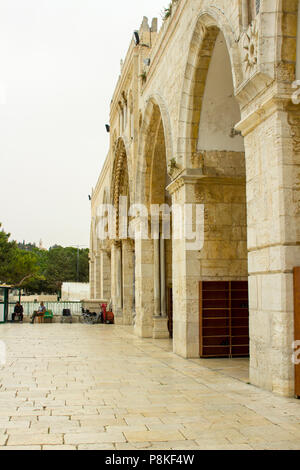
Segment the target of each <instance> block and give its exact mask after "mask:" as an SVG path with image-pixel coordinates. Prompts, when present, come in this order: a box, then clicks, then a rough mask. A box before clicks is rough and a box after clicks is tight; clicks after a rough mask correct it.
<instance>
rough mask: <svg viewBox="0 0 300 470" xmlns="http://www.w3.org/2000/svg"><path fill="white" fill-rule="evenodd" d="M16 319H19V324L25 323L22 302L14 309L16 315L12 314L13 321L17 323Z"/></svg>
mask: <svg viewBox="0 0 300 470" xmlns="http://www.w3.org/2000/svg"><path fill="white" fill-rule="evenodd" d="M16 317H18V318H19V322H22V321H23V307H22V305H21V304H20V302H17V303H16V305H15V308H14V313H13V314H12V321H15V319H16Z"/></svg>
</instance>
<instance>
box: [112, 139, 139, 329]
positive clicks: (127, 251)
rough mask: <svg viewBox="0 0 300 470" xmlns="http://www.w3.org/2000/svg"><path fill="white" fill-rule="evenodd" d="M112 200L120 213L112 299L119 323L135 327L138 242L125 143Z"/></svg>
mask: <svg viewBox="0 0 300 470" xmlns="http://www.w3.org/2000/svg"><path fill="white" fill-rule="evenodd" d="M115 155H116V156H115V163H114V169H113V178H112V199H113V201H112V202H113V206H114V209H115V211H116V212H115V213H116V220H115V238H114V239H113V240H112V242H111V296H112V304H113V311H114V313H115V317H116V322H119V323H122V324H124V325H132V322H133V316H134V309H135V255H134V251H135V248H134V241H133V240H131V239H129V238H128V211H129V207H130V200H131V197H130V196H131V195H130V187H129V176H128V160H127V152H126V148H125V144H124V141H123V140H122V139H119V140H118V142H117V143H116V148H115Z"/></svg>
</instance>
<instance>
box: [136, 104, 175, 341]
mask: <svg viewBox="0 0 300 470" xmlns="http://www.w3.org/2000/svg"><path fill="white" fill-rule="evenodd" d="M142 136H143V146H142V150H141V152H140V154H141V160H142V164H141V167H140V168H138V178H137V181H138V196H137V199H138V200H139V202H141V203H142V204H143V205H144V206H145V208H146V209H147V213H148V239H147V240H140V241H139V242H138V245H139V249H138V250H136V252H137V270H136V271H137V274H136V282H137V290H138V291H139V298H138V302H137V319H136V320H137V321H136V333H137V334H138V335H139V336H142V337H153V338H157V339H159V338H169V337H172V332H173V321H172V318H173V317H172V313H173V295H172V200H171V197H170V195H169V193H168V191H167V187H168V185H169V183H170V177H169V175H168V165H167V147H166V129H165V123H164V121H163V118H162V112H161V108H160V106H159V105H158V104H157V103H156V101H155V100H154V99H153V100H150V101H149V103H148V107H147V110H146V113H145V119H144V123H143V126H142ZM136 245H137V242H136ZM143 285H144V286H145V287H144V288H143Z"/></svg>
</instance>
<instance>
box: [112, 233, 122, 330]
mask: <svg viewBox="0 0 300 470" xmlns="http://www.w3.org/2000/svg"><path fill="white" fill-rule="evenodd" d="M111 281H112V284H111V297H112V303H113V311H114V314H115V319H116V323H120V322H121V323H122V315H123V308H122V306H123V304H122V253H121V245H120V242H113V244H112V248H111Z"/></svg>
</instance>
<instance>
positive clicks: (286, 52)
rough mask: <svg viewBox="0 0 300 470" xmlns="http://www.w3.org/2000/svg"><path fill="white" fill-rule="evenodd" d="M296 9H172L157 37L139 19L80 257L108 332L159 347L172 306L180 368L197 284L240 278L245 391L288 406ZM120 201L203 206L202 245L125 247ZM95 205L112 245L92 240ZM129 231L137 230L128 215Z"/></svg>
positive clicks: (295, 218)
mask: <svg viewBox="0 0 300 470" xmlns="http://www.w3.org/2000/svg"><path fill="white" fill-rule="evenodd" d="M298 9H299V1H298V0H279V1H277V2H275V1H274V0H261V1H252V0H233V1H232V2H228V0H177V1H174V0H173V2H172V12H171V15H170V17H169V18H167V19H166V20H165V21H164V22H163V26H162V28H161V30H160V31H158V30H157V21H156V20H155V19H154V20H153V21H152V24H151V25H149V23H148V20H147V18H144V20H143V22H142V25H141V27H140V29H139V31H138V39H137V37H136V38H135V40H134V39H133V40H132V43H131V45H130V47H129V50H128V53H127V56H126V59H125V61H124V63H123V64H122V69H121V74H120V77H119V81H118V84H117V86H116V89H115V93H114V95H113V99H112V104H111V114H110V139H111V140H110V149H109V153H108V156H107V158H106V161H105V164H104V167H103V170H102V172H101V175H100V177H99V180H98V183H97V185H96V187H95V189H94V191H93V196H92V223H91V249H90V286H91V299H94V300H97V298H99V297H100V298H106V299H110V298H111V299H112V302H113V308H114V312H115V314H116V318H117V322H118V323H123V324H132V323H133V324H134V327H135V331H136V334H137V335H139V336H141V337H154V338H155V337H157V338H158V337H159V338H162V337H166V336H167V335H168V329H167V323H168V314H170V309H171V308H172V310H173V348H174V352H175V353H177V354H179V355H181V356H183V357H186V358H194V357H198V356H199V281H201V280H247V279H248V278H249V288H250V346H251V358H250V380H251V383H253V384H255V385H257V386H259V387H262V388H265V389H268V390H271V391H274V392H275V393H279V394H282V395H287V396H292V395H293V393H294V392H293V391H294V366H293V363H292V361H291V356H292V342H293V339H294V326H293V281H292V270H293V267H294V266H297V265H300V205H299V201H300V184H299V182H300V170H299V168H300V105H296V104H293V101H292V95H293V93H294V91H295V90H294V89H293V88H292V83H293V82H294V81H295V79H296V78H297V77H296V66H297V64H296V62H297V60H296V59H297V25H298V24H299V21H298ZM298 42H299V41H298ZM299 53H300V47H299V48H298V54H299ZM298 62H299V63H300V58H299V61H298ZM298 69H299V64H298ZM124 196H126V197H127V200H128V205H129V204H130V205H131V206H132V204H143V205H144V206H145V207H147V208H149V207H150V205H151V204H169V205H172V204H173V205H175V204H176V205H185V204H194V205H204V225H205V228H204V244H203V248H202V249H201V250H198V251H190V250H189V249H187V244H186V240H184V239H175V237H173V240H172V239H171V240H167V241H164V240H162V239H161V238H162V237H161V235H160V232H159V231H158V234H157V237H156V239H151V237H149V239H136V240H135V241H133V240H129V239H126V237H123V236H122V226H121V222H120V221H121V220H123V219H122V218H121V214H120V210H121V209H120V207H121V206H120V201H121V200H122V199H121V198H122V197H124ZM107 203H110V204H113V205H114V207H115V209H116V220H115V222H116V224H115V234H114V237H113V240H106V241H101V240H99V239H98V236H97V227H98V222H99V214H98V212H97V211H98V208H99V206H100V205H101V204H107ZM134 215H135V217H133V216H134ZM137 215H138V217H137ZM128 222H129V223H130V224H131V226H132V227H133V226H135V227H137V226H138V225H139V226H144V227H146V229H148V226H149V225H150V224H149V221H148V218H147V215H145V214H143V213H141V212H139V214H133V213H132V214H129V217H128ZM177 223H179V225H180V222H178V221H177ZM177 228H178V227H176V222H174V225H173V231H174V232H175V231H176V230H177ZM171 300H172V302H171ZM171 305H173V306H172V307H171Z"/></svg>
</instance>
